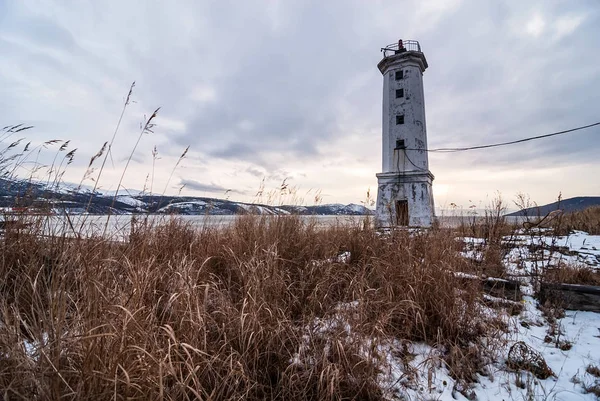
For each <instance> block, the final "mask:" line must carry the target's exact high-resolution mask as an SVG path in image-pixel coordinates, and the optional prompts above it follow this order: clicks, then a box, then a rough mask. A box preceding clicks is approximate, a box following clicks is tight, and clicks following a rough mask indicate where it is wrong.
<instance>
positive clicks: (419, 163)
mask: <svg viewBox="0 0 600 401" xmlns="http://www.w3.org/2000/svg"><path fill="white" fill-rule="evenodd" d="M381 51H382V53H383V59H382V60H381V61H380V62H379V64H378V65H377V67H378V68H379V71H381V74H382V75H383V123H382V172H381V173H379V174H377V211H376V212H377V213H376V214H377V216H376V223H377V226H378V227H395V226H404V227H430V226H431V225H432V224H433V219H434V207H433V192H432V188H431V186H432V182H433V178H434V177H433V174H431V172H430V171H429V161H428V154H427V127H426V124H425V96H424V93H423V73H424V72H425V70H426V69H427V60H426V59H425V55H424V54H423V52H422V51H421V46H420V44H419V42H417V41H414V40H404V41H403V40H399V41H398V43H394V44H392V45H388V46H386V47H384V48H382V49H381Z"/></svg>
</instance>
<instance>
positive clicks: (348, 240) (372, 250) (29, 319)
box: [0, 216, 485, 400]
mask: <svg viewBox="0 0 600 401" xmlns="http://www.w3.org/2000/svg"><path fill="white" fill-rule="evenodd" d="M451 238H452V236H451V235H448V234H447V233H444V232H441V231H429V232H424V233H420V234H412V235H411V234H409V233H407V232H404V231H402V232H395V233H392V234H390V235H389V236H385V237H384V236H379V235H378V234H377V233H376V232H375V231H374V230H372V229H369V228H365V227H362V226H361V227H347V226H346V227H341V226H337V227H331V228H329V229H326V230H317V229H316V227H315V225H314V224H311V223H310V222H308V223H307V222H304V221H303V220H301V219H300V218H299V217H294V216H291V217H277V218H266V217H257V216H243V217H240V218H239V219H238V220H237V221H236V222H235V224H233V225H232V226H231V227H229V228H226V229H211V228H204V229H201V230H195V229H193V228H192V227H190V226H187V225H186V224H184V223H182V222H181V221H177V220H170V221H168V222H167V223H166V224H162V225H159V226H153V225H149V226H145V227H141V228H138V229H137V230H136V231H135V232H134V233H132V236H131V239H130V241H129V242H127V243H119V242H110V241H106V240H103V239H100V238H95V239H94V238H92V239H69V238H65V237H64V236H62V237H60V236H59V237H52V238H42V237H40V236H37V235H35V233H30V232H23V230H20V231H19V232H16V231H15V232H11V231H10V230H9V232H7V235H6V236H5V238H4V239H3V241H2V243H0V247H1V253H0V254H1V259H0V283H2V284H1V285H0V321H1V323H0V350H1V351H0V388H2V389H3V396H4V397H5V399H10V400H16V399H44V400H58V399H72V400H86V399H93V400H103V399H143V400H148V399H170V400H186V399H212V400H220V399H249V400H258V399H294V400H301V399H324V400H341V399H361V400H362V399H366V400H368V399H380V398H381V397H382V393H381V388H380V387H379V385H378V383H377V375H378V374H379V362H378V361H379V359H378V355H377V350H376V345H377V343H378V341H383V340H384V339H389V338H392V337H394V338H398V339H408V340H418V341H425V342H428V343H430V344H435V345H438V346H442V347H446V348H447V349H449V350H450V349H452V350H453V351H452V353H450V362H451V363H452V361H454V360H455V359H456V355H458V354H459V351H458V350H459V348H460V347H465V351H464V352H465V353H468V352H470V351H467V350H468V349H467V346H468V345H469V344H470V343H472V342H473V341H474V340H476V339H477V337H478V336H479V335H481V334H482V333H483V331H484V330H485V328H484V327H483V325H479V324H474V322H478V321H483V319H479V315H478V313H479V312H478V309H477V307H476V302H477V299H478V297H479V294H480V288H478V287H477V286H476V284H473V285H472V288H471V287H469V288H467V287H468V286H465V284H464V283H462V282H461V283H458V281H457V280H458V279H455V278H454V276H453V275H449V274H448V271H453V270H454V269H455V268H456V266H459V265H460V263H461V262H460V257H459V256H458V255H457V253H456V252H455V251H454V249H453V248H454V247H455V244H454V242H453V240H452V239H451ZM343 251H350V252H351V257H350V259H349V260H346V261H345V260H338V259H336V256H337V255H339V254H340V253H341V252H343ZM458 288H460V289H461V290H460V293H457V291H459V290H457V289H458ZM355 301H356V302H355ZM336 319H337V320H338V321H343V322H345V323H347V324H348V325H349V327H351V329H348V328H347V327H345V325H344V324H340V325H333V324H329V325H328V326H327V325H325V326H323V325H321V326H320V327H321V329H318V330H317V329H315V327H316V323H315V322H332V321H335V320H336ZM323 327H326V328H325V329H324V328H323ZM325 332H326V333H325ZM365 339H372V340H371V342H370V344H371V346H370V348H369V347H366V344H368V342H365ZM25 344H28V345H27V347H26V346H25ZM457 347H458V348H457ZM470 358H471V356H470ZM457 375H459V374H458V373H457ZM460 376H461V377H468V376H469V374H463V373H461V374H460Z"/></svg>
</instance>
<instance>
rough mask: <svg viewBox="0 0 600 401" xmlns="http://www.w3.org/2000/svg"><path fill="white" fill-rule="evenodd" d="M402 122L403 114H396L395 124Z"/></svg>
mask: <svg viewBox="0 0 600 401" xmlns="http://www.w3.org/2000/svg"><path fill="white" fill-rule="evenodd" d="M400 124H404V114H401V115H398V116H396V125H400Z"/></svg>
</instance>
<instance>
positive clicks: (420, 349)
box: [293, 232, 600, 401]
mask: <svg viewBox="0 0 600 401" xmlns="http://www.w3.org/2000/svg"><path fill="white" fill-rule="evenodd" d="M547 234H548V233H543V232H542V233H540V232H538V233H536V234H535V235H519V236H517V237H510V238H509V237H506V238H504V240H505V241H506V242H510V243H511V244H512V246H513V247H512V249H511V250H510V252H509V253H508V254H507V255H506V257H505V259H504V264H505V265H506V267H507V270H508V273H509V275H510V274H511V273H513V274H515V275H518V276H519V277H520V279H521V280H520V281H521V282H523V284H522V285H521V292H522V293H523V294H525V296H524V297H523V300H522V305H523V309H522V312H521V313H519V314H518V315H517V316H509V315H508V314H507V312H506V311H503V310H502V309H492V308H489V307H487V306H484V305H482V306H481V308H484V309H485V310H483V312H484V316H488V317H490V318H496V319H500V320H501V321H503V322H505V323H506V327H507V329H506V331H505V332H501V334H499V335H497V336H494V338H487V339H484V340H483V343H484V344H487V346H488V347H487V348H488V351H489V352H488V355H487V357H486V363H487V364H486V366H485V367H484V369H482V372H481V373H478V375H477V381H476V382H475V383H473V384H472V385H470V386H469V387H461V385H462V384H460V383H457V381H455V380H454V379H453V378H452V376H451V374H450V372H449V370H448V367H447V365H446V364H445V362H444V361H443V353H444V352H445V351H444V350H443V349H437V348H434V347H431V346H429V345H426V344H423V343H411V342H407V341H402V342H401V341H399V340H397V339H369V338H363V339H362V340H361V341H363V343H364V349H365V350H367V349H371V350H372V349H373V347H372V345H373V344H376V345H377V346H376V347H375V349H376V353H377V354H378V357H379V360H380V361H381V362H380V369H381V373H380V375H379V378H378V381H379V384H380V386H381V388H382V390H383V393H384V396H385V397H386V398H387V399H389V400H440V401H451V400H481V401H483V400H490V401H509V400H565V401H566V400H589V401H592V400H599V399H600V396H596V395H595V394H594V393H593V392H591V391H586V389H588V390H589V389H593V388H594V386H597V387H596V388H597V389H598V391H599V392H600V377H596V376H594V375H593V374H592V373H593V371H592V373H590V372H588V371H587V370H588V367H590V366H591V367H594V366H595V367H598V368H600V313H594V312H580V311H571V310H567V311H565V312H564V314H563V315H562V316H561V315H553V316H552V317H548V316H545V315H544V313H543V312H542V310H541V309H540V308H538V306H539V305H538V302H537V300H536V299H534V298H533V296H532V295H533V293H534V290H533V285H532V283H531V279H530V277H529V276H528V275H530V274H532V273H536V270H535V268H536V267H537V268H539V267H546V266H553V265H556V264H558V263H569V264H574V265H582V263H584V264H585V265H586V266H594V267H595V268H600V260H599V259H600V236H593V235H588V234H586V233H583V232H575V233H573V234H572V235H569V236H565V237H552V236H550V235H547ZM464 242H465V245H466V250H465V251H464V252H463V255H464V256H465V257H467V258H473V259H477V260H481V257H482V255H481V253H482V248H481V246H482V245H483V243H484V241H483V240H481V239H478V238H465V239H464ZM542 245H543V246H542ZM536 246H537V248H536ZM540 246H541V248H540ZM536 249H537V252H538V253H537V254H535V252H536ZM540 249H541V253H540ZM582 255H584V256H582ZM350 256H351V255H350V254H349V253H348V252H345V253H343V254H341V255H338V256H337V257H336V258H332V259H330V260H329V261H336V262H339V263H345V262H347V261H349V260H350ZM532 259H535V260H532ZM536 264H537V265H536ZM460 274H463V275H464V276H465V277H467V276H469V277H471V275H468V274H466V273H460ZM472 277H475V276H472ZM487 297H488V298H489V299H488V300H492V301H494V300H498V299H499V298H498V299H495V297H491V296H489V295H487ZM491 298H494V299H491ZM502 301H505V302H511V301H506V300H502ZM513 303H514V302H513ZM356 305H358V303H357V302H356V301H355V302H354V303H351V304H346V305H341V306H340V307H339V308H338V312H337V313H336V314H335V316H334V317H333V318H331V319H330V320H325V319H321V320H318V321H316V322H315V324H314V325H313V327H312V328H311V329H310V332H311V336H314V335H315V334H314V333H315V331H317V332H320V333H322V334H323V335H325V334H326V331H327V329H329V328H331V327H342V328H343V331H345V332H346V333H348V335H351V333H352V327H351V324H350V323H349V322H348V321H346V320H344V318H343V313H342V312H343V311H344V310H348V309H352V308H353V307H356ZM515 344H517V345H515ZM513 347H514V349H515V350H518V349H526V350H534V351H531V352H532V353H535V352H537V353H538V354H539V355H540V356H541V357H542V358H543V360H544V361H545V363H546V364H547V365H546V366H547V368H549V369H550V370H551V371H552V373H553V374H552V375H550V376H549V377H547V378H540V377H536V375H534V374H533V373H531V372H529V371H527V370H523V369H520V370H519V369H516V368H515V367H514V366H513V365H511V363H510V361H511V360H510V358H509V353H510V352H511V350H512V349H513ZM305 352H306V350H305V349H302V350H299V354H298V356H297V358H295V360H294V361H293V362H294V363H299V361H300V360H301V359H302V358H301V354H302V353H305ZM365 352H368V351H365ZM371 352H372V351H371ZM511 355H512V354H511ZM407 356H408V357H407ZM511 358H513V357H511ZM599 394H600V393H599Z"/></svg>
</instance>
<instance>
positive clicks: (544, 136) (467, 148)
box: [406, 121, 600, 153]
mask: <svg viewBox="0 0 600 401" xmlns="http://www.w3.org/2000/svg"><path fill="white" fill-rule="evenodd" d="M596 125H600V121H599V122H597V123H594V124H590V125H584V126H582V127H577V128H572V129H568V130H566V131H559V132H553V133H551V134H545V135H538V136H532V137H529V138H523V139H518V140H516V141H510V142H501V143H494V144H490V145H479V146H470V147H464V148H437V149H417V148H411V149H406V150H421V151H426V152H446V153H451V152H464V151H467V150H475V149H487V148H495V147H498V146H506V145H514V144H516V143H522V142H527V141H533V140H536V139H542V138H548V137H551V136H556V135H563V134H568V133H569V132H574V131H579V130H582V129H586V128H590V127H594V126H596Z"/></svg>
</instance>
